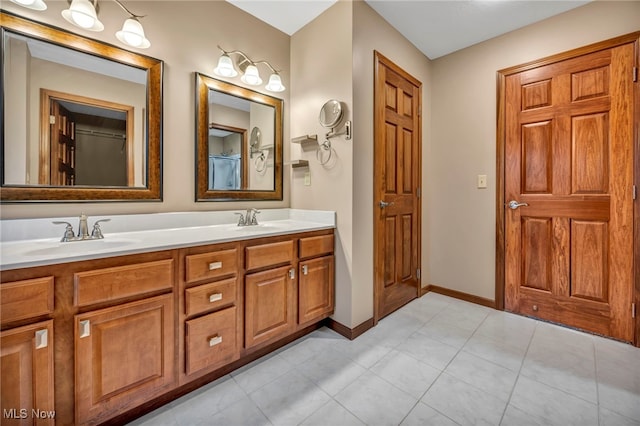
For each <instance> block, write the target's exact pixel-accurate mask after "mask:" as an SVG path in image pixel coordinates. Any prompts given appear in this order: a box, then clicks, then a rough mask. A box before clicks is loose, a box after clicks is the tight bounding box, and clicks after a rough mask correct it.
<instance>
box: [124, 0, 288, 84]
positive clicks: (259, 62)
mask: <svg viewBox="0 0 640 426" xmlns="http://www.w3.org/2000/svg"><path fill="white" fill-rule="evenodd" d="M114 1H118V0H114ZM218 49H220V51H221V52H222V53H224V54H225V55H227V56H228V55H231V54H234V53H235V54H236V55H240V56H242V58H243V59H244V60H245V61H246V62H248V63H249V64H250V65H257V64H265V65H266V66H267V67H268V68H269V69H270V70H271V72H272V73H274V74H280V71H278V70H276V69H275V68H274V67H273V66H272V65H271V64H270V63H269V62H267V61H264V60H263V61H253V60H251V58H249V57H248V56H247V54H246V53H244V52H242V51H240V50H224V49H223V48H222V47H220V45H218ZM238 66H240V67H241V65H240V64H239V65H238Z"/></svg>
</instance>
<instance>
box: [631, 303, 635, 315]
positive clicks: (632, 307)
mask: <svg viewBox="0 0 640 426" xmlns="http://www.w3.org/2000/svg"><path fill="white" fill-rule="evenodd" d="M635 317H636V304H635V303H632V304H631V318H635Z"/></svg>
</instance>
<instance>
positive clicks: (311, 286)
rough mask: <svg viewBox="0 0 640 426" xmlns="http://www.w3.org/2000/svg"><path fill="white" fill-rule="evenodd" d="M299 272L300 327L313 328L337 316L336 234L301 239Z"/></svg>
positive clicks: (299, 243) (299, 244)
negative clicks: (309, 325) (310, 325)
mask: <svg viewBox="0 0 640 426" xmlns="http://www.w3.org/2000/svg"><path fill="white" fill-rule="evenodd" d="M298 246H299V249H298V253H299V257H300V263H299V267H298V269H299V271H298V277H299V278H298V282H299V283H298V324H299V325H301V326H304V325H307V324H312V323H314V322H317V321H320V320H322V319H324V318H327V317H328V316H329V315H331V314H333V310H334V306H335V283H334V282H335V278H334V277H335V266H334V256H333V252H334V237H333V234H328V235H319V236H314V237H307V238H301V239H300V240H299V241H298Z"/></svg>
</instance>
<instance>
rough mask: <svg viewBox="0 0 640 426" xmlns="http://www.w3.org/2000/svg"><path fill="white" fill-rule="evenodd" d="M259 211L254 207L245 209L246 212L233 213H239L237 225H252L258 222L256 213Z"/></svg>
mask: <svg viewBox="0 0 640 426" xmlns="http://www.w3.org/2000/svg"><path fill="white" fill-rule="evenodd" d="M258 213H260V211H259V210H256V209H253V208H252V209H247V211H246V213H245V214H244V215H243V214H242V213H235V214H237V215H239V216H240V217H239V218H238V226H252V225H257V224H258V218H257V217H256V214H258Z"/></svg>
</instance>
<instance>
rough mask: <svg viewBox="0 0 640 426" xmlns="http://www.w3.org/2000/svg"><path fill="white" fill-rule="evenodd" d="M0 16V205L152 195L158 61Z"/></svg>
mask: <svg viewBox="0 0 640 426" xmlns="http://www.w3.org/2000/svg"><path fill="white" fill-rule="evenodd" d="M0 17H1V18H2V20H1V22H2V29H1V36H2V40H1V43H2V92H3V99H2V110H1V114H2V120H3V123H4V125H3V132H2V135H0V137H1V138H2V154H3V155H2V162H1V163H2V164H1V167H2V191H1V198H0V199H1V200H2V202H20V201H79V200H82V201H92V200H103V201H104V200H161V199H162V192H161V191H162V189H161V188H162V185H161V170H162V169H161V164H160V161H161V160H160V159H161V156H160V152H161V143H162V141H161V134H162V132H161V126H162V61H159V60H157V59H153V58H149V57H147V56H143V55H139V54H136V53H132V52H129V51H126V50H122V49H120V48H117V47H114V46H111V45H107V44H104V43H101V42H98V41H95V40H91V39H86V38H84V37H81V36H78V35H75V34H71V33H68V32H66V31H63V30H59V29H56V28H52V27H49V26H45V25H42V24H39V23H36V22H33V21H29V20H26V19H23V18H20V17H17V16H14V15H10V14H6V13H0Z"/></svg>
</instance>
